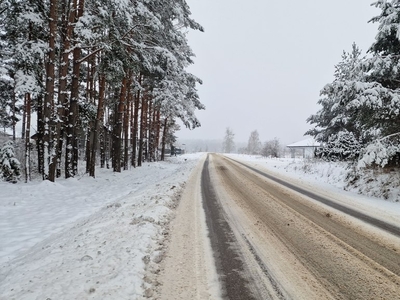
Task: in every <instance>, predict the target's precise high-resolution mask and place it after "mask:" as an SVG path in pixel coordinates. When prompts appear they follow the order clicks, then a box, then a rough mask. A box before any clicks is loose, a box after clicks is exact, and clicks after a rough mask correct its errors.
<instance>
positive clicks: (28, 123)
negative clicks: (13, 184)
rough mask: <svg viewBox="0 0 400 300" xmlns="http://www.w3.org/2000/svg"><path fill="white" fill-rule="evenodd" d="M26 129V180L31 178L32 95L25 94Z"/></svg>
mask: <svg viewBox="0 0 400 300" xmlns="http://www.w3.org/2000/svg"><path fill="white" fill-rule="evenodd" d="M25 111H26V130H25V135H26V136H25V182H28V181H30V180H31V142H30V139H31V95H30V94H29V93H26V94H25Z"/></svg>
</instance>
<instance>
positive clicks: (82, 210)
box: [0, 154, 400, 300]
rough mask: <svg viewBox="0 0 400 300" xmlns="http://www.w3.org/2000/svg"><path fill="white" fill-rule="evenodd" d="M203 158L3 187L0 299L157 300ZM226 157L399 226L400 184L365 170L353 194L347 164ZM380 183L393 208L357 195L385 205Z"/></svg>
mask: <svg viewBox="0 0 400 300" xmlns="http://www.w3.org/2000/svg"><path fill="white" fill-rule="evenodd" d="M202 155H203V154H186V155H182V156H180V157H171V158H169V160H168V161H166V162H157V163H145V164H144V165H143V167H141V168H137V169H131V170H129V171H123V172H122V173H113V172H112V171H111V170H100V169H98V170H97V172H98V173H97V177H96V178H90V177H87V176H82V177H80V178H75V179H68V180H65V179H61V180H58V181H57V182H56V183H51V182H48V181H34V182H30V183H28V184H24V183H18V184H9V183H0V299H1V300H3V299H4V300H6V299H7V300H11V299H18V300H19V299H53V300H54V299H143V298H144V297H146V296H147V297H151V296H152V295H153V290H152V289H153V288H154V286H152V284H154V283H152V282H151V279H150V278H149V277H152V276H149V274H156V273H158V272H159V271H160V270H159V262H160V261H161V260H162V258H163V256H164V251H165V247H164V242H165V240H166V236H168V232H169V222H170V220H171V218H172V216H173V214H174V210H173V208H174V207H175V206H176V205H177V199H178V198H179V195H180V193H181V190H182V188H183V187H184V183H185V181H186V180H187V178H188V176H189V174H190V172H191V170H192V169H193V168H194V167H195V166H196V164H197V163H198V162H199V158H200V157H201V156H202ZM229 156H230V157H232V158H234V159H238V160H242V161H244V162H247V163H248V164H251V165H253V166H257V167H259V168H261V169H263V168H264V169H268V170H270V171H272V172H274V173H276V174H280V175H282V176H284V177H287V178H291V180H294V181H297V182H299V183H301V184H303V185H305V186H308V187H311V188H312V189H314V190H315V189H319V190H323V191H324V192H325V193H328V194H330V195H335V199H339V201H341V202H342V203H345V204H347V205H349V206H353V207H357V208H359V209H360V210H363V211H367V212H370V213H371V214H373V215H375V216H376V215H379V216H381V217H382V218H384V219H385V220H387V221H390V222H392V223H394V224H397V225H398V226H400V203H398V202H397V203H396V202H394V201H396V200H397V199H398V198H399V196H398V195H399V194H400V191H399V188H398V187H399V186H400V185H399V184H397V185H396V182H399V181H400V180H399V179H398V175H395V174H391V173H386V174H376V173H374V172H373V171H368V172H367V176H364V177H363V178H364V179H362V180H358V183H357V185H353V186H352V187H349V186H348V184H347V183H346V181H345V177H346V176H347V174H348V170H347V169H346V165H345V164H340V163H325V162H315V161H312V160H303V159H296V160H293V159H287V158H286V159H271V158H261V157H260V156H248V155H229ZM395 176H397V178H395ZM385 177H386V179H385ZM396 180H399V181H396ZM382 182H393V184H392V185H390V187H388V190H390V192H389V193H388V195H389V196H388V197H387V198H388V199H389V200H390V201H385V200H383V199H378V198H373V197H367V196H362V195H359V194H358V192H364V193H366V194H368V193H371V191H372V192H373V193H375V194H377V195H380V196H382V197H384V198H385V197H386V196H385V195H384V194H382V192H381V191H382V189H381V186H382ZM378 186H379V188H378ZM353 187H355V188H353ZM345 188H346V189H350V188H352V189H353V190H351V191H345Z"/></svg>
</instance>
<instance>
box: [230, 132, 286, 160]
mask: <svg viewBox="0 0 400 300" xmlns="http://www.w3.org/2000/svg"><path fill="white" fill-rule="evenodd" d="M234 137H235V134H234V133H233V131H232V129H231V128H229V127H228V128H226V130H225V136H224V140H223V143H222V152H223V153H231V152H233V151H234V150H235V142H234ZM237 152H238V153H242V154H250V155H262V156H265V157H275V158H276V157H280V156H281V154H282V146H281V144H280V142H279V139H278V138H274V139H273V140H269V141H266V142H265V143H264V144H262V143H261V140H260V135H259V133H258V131H257V130H254V131H252V132H251V133H250V137H249V140H248V142H247V146H246V147H241V148H239V149H237Z"/></svg>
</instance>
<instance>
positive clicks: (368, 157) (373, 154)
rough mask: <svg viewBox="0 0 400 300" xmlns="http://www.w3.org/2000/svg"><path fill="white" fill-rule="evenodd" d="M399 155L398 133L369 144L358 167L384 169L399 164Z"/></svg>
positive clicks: (399, 142) (399, 135)
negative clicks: (376, 166) (375, 166)
mask: <svg viewBox="0 0 400 300" xmlns="http://www.w3.org/2000/svg"><path fill="white" fill-rule="evenodd" d="M399 154H400V133H396V134H392V135H389V136H387V137H384V138H382V139H379V140H376V141H375V142H373V143H371V144H369V145H368V146H367V147H366V149H365V150H364V151H363V155H362V157H361V158H360V160H359V161H358V167H359V168H363V167H367V166H371V165H378V166H380V167H382V168H383V167H385V166H387V165H393V164H398V162H397V161H396V160H398V158H399Z"/></svg>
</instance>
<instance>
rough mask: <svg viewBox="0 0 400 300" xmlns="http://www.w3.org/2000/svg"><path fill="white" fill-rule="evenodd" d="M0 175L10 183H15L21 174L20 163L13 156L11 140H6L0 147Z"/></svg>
mask: <svg viewBox="0 0 400 300" xmlns="http://www.w3.org/2000/svg"><path fill="white" fill-rule="evenodd" d="M0 176H1V177H2V178H3V180H5V181H8V182H12V183H16V182H17V180H18V179H19V178H20V176H21V163H20V162H19V161H18V159H17V158H16V157H15V154H14V147H13V144H12V142H11V141H7V142H6V143H5V144H4V145H3V147H2V148H1V149H0Z"/></svg>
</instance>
